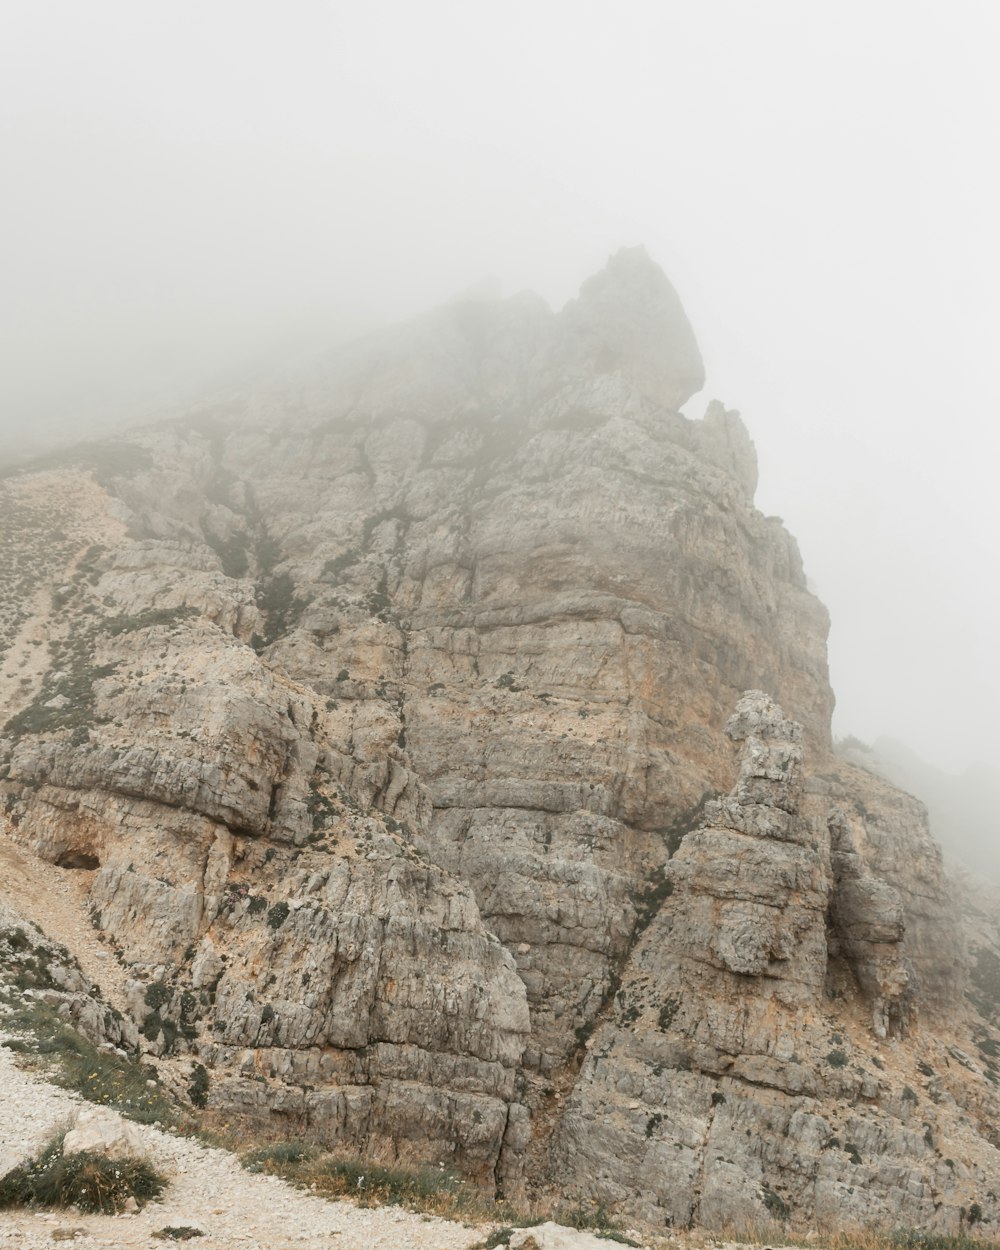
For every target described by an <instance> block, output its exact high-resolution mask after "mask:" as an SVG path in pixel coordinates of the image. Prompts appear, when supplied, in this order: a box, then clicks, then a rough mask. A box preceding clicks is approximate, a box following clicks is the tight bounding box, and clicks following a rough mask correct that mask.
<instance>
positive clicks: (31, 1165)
mask: <svg viewBox="0 0 1000 1250" xmlns="http://www.w3.org/2000/svg"><path fill="white" fill-rule="evenodd" d="M166 1183H167V1182H166V1180H165V1178H164V1177H163V1176H161V1175H160V1174H159V1172H157V1171H156V1170H155V1168H153V1166H152V1165H151V1164H150V1163H148V1162H147V1161H146V1160H145V1159H139V1158H132V1157H125V1158H121V1159H109V1158H108V1157H107V1155H102V1154H95V1153H93V1152H91V1151H89V1150H81V1151H80V1152H79V1153H77V1154H72V1155H64V1154H63V1153H62V1137H58V1138H56V1139H55V1140H54V1141H52V1142H50V1143H49V1144H48V1146H46V1148H45V1149H44V1150H43V1151H42V1153H41V1154H40V1155H39V1156H38V1157H37V1158H35V1159H29V1160H26V1161H25V1162H24V1163H21V1164H19V1165H18V1166H17V1167H16V1168H14V1169H13V1171H11V1172H8V1173H7V1175H6V1176H4V1177H2V1178H0V1208H8V1207H75V1208H76V1209H77V1210H78V1211H87V1212H94V1213H97V1214H100V1215H114V1214H116V1213H118V1212H120V1211H123V1210H124V1209H125V1204H126V1202H128V1200H129V1199H130V1198H134V1199H135V1201H136V1202H138V1203H139V1205H140V1206H141V1205H142V1204H143V1203H146V1202H148V1201H149V1200H150V1199H151V1198H158V1197H159V1195H160V1194H161V1193H162V1192H163V1190H164V1187H165V1186H166Z"/></svg>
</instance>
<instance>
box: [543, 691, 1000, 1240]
mask: <svg viewBox="0 0 1000 1250" xmlns="http://www.w3.org/2000/svg"><path fill="white" fill-rule="evenodd" d="M728 731H729V734H730V736H731V737H732V738H733V739H734V740H735V741H736V742H739V743H742V750H741V755H740V760H739V765H738V771H737V776H736V783H735V785H734V788H733V790H732V791H731V793H730V794H729V795H728V796H726V797H725V798H723V799H720V800H718V801H714V802H712V803H709V804H708V805H707V807H706V810H705V815H704V817H703V820H702V824H701V826H700V828H698V829H697V830H696V831H694V832H692V833H690V834H689V835H688V836H687V837H686V838H685V839H684V841H683V842H682V843H681V846H680V848H679V849H678V851H677V854H676V855H675V856H674V858H673V859H672V860H671V861H670V863H669V865H668V867H667V884H668V886H669V887H670V889H669V892H668V894H667V898H666V900H665V902H664V904H663V907H662V908H661V909H660V911H659V912H658V914H657V915H656V917H655V918H654V920H653V921H652V923H651V924H650V926H649V929H648V930H647V931H646V933H645V934H644V935H643V937H642V939H641V941H640V942H639V944H638V946H637V947H636V950H635V952H634V954H633V956H632V958H631V960H630V961H629V964H628V966H627V970H626V975H625V977H624V978H623V982H622V986H621V989H620V990H619V992H618V994H617V995H616V998H615V1001H614V1004H613V1009H612V1011H611V1012H610V1014H609V1018H608V1020H607V1021H606V1022H605V1023H604V1024H603V1025H602V1026H601V1028H600V1029H599V1030H598V1031H597V1032H596V1033H595V1035H594V1036H593V1038H592V1039H591V1040H590V1042H589V1046H588V1049H589V1053H588V1056H587V1058H586V1060H585V1062H584V1064H583V1067H582V1069H581V1072H580V1075H579V1079H578V1080H577V1082H576V1085H575V1087H574V1090H573V1093H572V1096H571V1097H570V1099H569V1102H568V1105H567V1107H566V1109H565V1112H564V1113H563V1115H562V1117H561V1120H560V1122H559V1124H558V1126H557V1128H556V1133H555V1139H554V1146H553V1160H554V1166H555V1168H556V1173H557V1175H558V1176H559V1177H560V1179H561V1180H562V1181H563V1183H564V1184H566V1185H567V1187H569V1188H570V1189H575V1190H576V1191H577V1192H578V1193H579V1194H580V1196H582V1197H586V1198H592V1199H597V1200H601V1201H604V1202H614V1203H617V1204H620V1205H622V1206H623V1207H624V1209H625V1210H626V1211H628V1212H629V1213H630V1214H632V1215H633V1216H635V1217H636V1218H639V1219H643V1220H645V1221H648V1222H650V1223H653V1224H664V1223H666V1224H668V1225H680V1226H687V1225H689V1224H691V1223H700V1224H703V1225H706V1226H708V1227H717V1228H723V1227H726V1226H730V1225H736V1226H739V1225H741V1224H750V1223H752V1222H754V1221H755V1220H767V1219H768V1218H769V1217H771V1216H775V1215H778V1216H784V1215H787V1214H788V1213H790V1212H793V1211H794V1212H795V1213H796V1214H797V1215H798V1216H799V1218H800V1219H806V1220H810V1221H815V1222H821V1221H822V1222H828V1221H830V1220H831V1219H836V1220H839V1221H840V1222H847V1223H866V1222H874V1223H884V1224H899V1223H905V1222H906V1221H907V1220H910V1221H915V1222H917V1223H919V1224H921V1225H928V1226H934V1227H939V1228H942V1229H947V1230H950V1231H955V1230H957V1229H958V1228H959V1227H960V1226H961V1223H962V1220H963V1219H964V1217H965V1213H966V1211H967V1209H968V1208H969V1206H970V1204H971V1202H972V1201H973V1199H974V1196H975V1195H977V1194H978V1195H982V1193H984V1192H988V1191H989V1189H990V1186H991V1185H993V1184H994V1183H995V1179H994V1178H995V1176H996V1170H995V1169H996V1167H997V1164H998V1163H1000V1156H997V1155H995V1154H994V1152H993V1148H992V1146H990V1145H988V1144H987V1143H985V1142H980V1143H979V1144H978V1145H977V1146H976V1148H975V1150H974V1152H973V1155H972V1159H971V1160H969V1159H967V1160H966V1162H965V1166H964V1167H962V1168H961V1169H958V1170H956V1166H955V1160H954V1158H952V1159H950V1160H949V1162H948V1163H946V1164H942V1157H943V1151H944V1146H945V1143H948V1144H949V1146H950V1147H953V1146H957V1144H958V1143H962V1145H964V1146H965V1148H966V1149H968V1146H969V1144H970V1143H969V1131H968V1129H969V1125H968V1122H967V1120H966V1118H965V1116H963V1115H962V1114H961V1112H960V1110H959V1107H958V1105H956V1101H957V1100H955V1099H954V1091H955V1086H954V1085H952V1087H951V1091H950V1092H951V1095H952V1096H951V1097H945V1096H943V1095H942V1092H941V1089H940V1087H939V1088H938V1089H937V1090H936V1091H935V1093H934V1094H932V1095H931V1097H932V1099H933V1102H934V1104H935V1105H934V1109H933V1110H932V1111H929V1112H924V1115H925V1116H929V1118H928V1119H925V1120H924V1121H922V1127H923V1130H924V1135H923V1138H921V1137H920V1136H919V1134H918V1133H915V1132H914V1128H913V1123H912V1122H913V1120H914V1111H915V1105H916V1102H917V1095H916V1094H915V1093H914V1092H913V1090H912V1088H911V1087H910V1086H908V1085H906V1084H905V1079H906V1077H908V1076H910V1074H911V1073H912V1071H913V1066H912V1065H913V1063H914V1060H913V1057H912V1053H911V1052H909V1046H908V1045H907V1046H905V1047H904V1045H903V1039H905V1038H906V1035H907V1031H908V1029H909V1028H910V1026H911V1025H912V1024H913V1017H914V1014H915V1010H916V1008H915V1003H916V1001H917V1000H919V1001H920V1002H921V1003H924V1002H926V1003H927V1007H928V1010H929V1011H930V1012H933V1011H934V1010H935V1009H940V1008H941V1007H943V1006H944V1002H943V1001H942V1000H941V999H935V996H934V991H936V990H939V988H940V986H939V981H940V978H939V977H934V978H932V981H931V986H930V987H929V988H930V989H931V990H932V993H931V994H930V995H929V996H928V999H925V998H924V997H923V996H922V995H920V994H918V992H917V990H916V988H915V987H914V985H913V981H914V979H915V976H916V973H915V969H914V967H913V965H912V964H911V960H910V959H909V958H908V945H909V936H910V925H909V921H910V920H911V918H912V920H913V922H914V924H913V932H914V934H915V936H916V949H915V950H914V957H913V963H919V962H920V959H921V956H922V955H923V954H924V952H923V951H922V950H921V943H920V936H919V935H920V928H921V919H922V912H924V911H925V910H926V904H925V906H924V907H923V908H921V909H919V910H917V911H916V912H915V913H913V914H912V916H911V914H908V913H907V911H906V909H905V907H904V903H903V898H902V896H901V893H900V892H899V891H898V890H897V889H895V888H894V887H893V886H892V885H890V884H889V882H888V881H887V880H885V879H884V878H883V877H881V876H879V875H877V873H876V871H875V870H873V868H872V867H871V866H870V865H869V864H868V863H866V862H865V858H864V857H863V855H862V854H861V853H860V851H859V850H858V848H857V846H856V845H855V844H854V843H852V841H851V831H850V828H849V824H848V820H847V817H846V816H845V815H844V813H843V811H842V810H840V809H837V808H833V809H829V808H827V807H826V803H827V795H826V794H824V793H823V790H824V789H829V788H830V785H831V782H830V780H829V779H828V780H827V781H826V783H825V786H815V785H814V786H813V787H811V790H812V793H810V794H808V795H804V794H803V792H802V791H803V787H802V779H801V767H802V755H803V753H802V749H801V747H800V745H799V743H800V739H801V737H802V733H801V726H800V725H798V724H796V723H795V722H793V721H789V720H787V719H786V718H785V716H784V714H783V713H782V711H781V709H780V708H779V707H778V706H777V705H776V704H775V703H774V701H773V700H772V699H770V698H769V697H768V696H767V695H765V694H763V693H762V692H760V691H754V692H751V693H749V694H747V695H745V696H744V698H743V699H742V700H741V701H740V703H739V704H738V706H737V709H736V712H735V714H734V716H733V717H732V719H731V720H730V722H729V725H728ZM873 806H874V804H873ZM884 819H885V818H884V813H883V812H882V811H878V809H876V811H875V812H874V813H872V812H869V813H868V816H867V824H866V826H865V828H871V829H872V831H873V832H874V831H876V830H878V829H879V827H880V826H884ZM831 834H832V838H831ZM914 842H915V843H916V844H917V845H919V838H918V837H917V836H915V837H914ZM878 867H879V868H881V867H883V865H882V864H879V865H878ZM894 868H895V873H894V875H895V877H896V879H900V878H902V877H903V876H908V875H909V874H908V872H906V871H905V870H904V868H903V865H902V864H899V863H897V864H896V865H895V866H894ZM925 880H926V877H925ZM929 884H930V885H931V888H932V891H933V895H934V896H935V903H936V906H937V908H938V911H939V912H941V911H943V910H944V909H945V908H946V907H947V905H948V903H949V902H950V895H949V891H948V889H947V887H946V885H945V882H944V881H943V879H942V877H941V874H940V864H939V863H938V873H937V875H936V877H935V879H934V880H933V882H931V883H929ZM907 901H909V899H908V900H907ZM938 920H939V924H938V927H937V932H938V933H939V934H940V935H941V936H942V937H945V936H946V935H948V934H949V925H948V924H946V923H943V920H942V917H941V916H940V915H939V916H938ZM956 949H958V944H957V942H956V945H955V946H954V947H952V949H951V950H950V951H949V953H948V954H945V953H944V952H939V954H938V957H937V962H938V964H939V965H943V964H944V963H945V962H946V961H947V960H948V959H949V958H951V959H953V958H954V953H955V950H956ZM840 961H846V963H847V965H848V967H849V969H850V973H851V974H853V975H852V977H851V979H850V980H849V981H847V980H846V979H845V978H844V976H843V970H842V968H841V967H840ZM952 966H953V965H952ZM848 985H849V987H850V988H849V989H848V988H846V987H847V986H848ZM958 990H959V987H958V986H955V987H954V988H953V989H952V991H951V993H950V994H949V995H948V996H947V998H948V1001H949V1002H950V1003H951V1004H952V1006H953V1007H954V1006H957V996H958ZM848 993H850V994H851V995H852V996H855V997H861V998H863V999H867V1002H868V1007H869V1011H870V1013H871V1014H870V1016H869V1017H868V1019H867V1020H865V1021H864V1023H863V1024H862V1023H860V1022H859V1020H858V1017H857V1014H856V1013H855V1014H854V1015H853V1016H851V1015H847V1018H846V1020H845V1018H844V1017H845V1013H844V1012H843V1011H842V1010H838V1008H837V1007H836V1006H834V1004H835V1003H836V1001H837V998H838V997H840V996H841V995H846V994H848ZM869 1021H870V1024H869ZM866 1026H867V1027H866ZM887 1037H895V1038H898V1039H900V1041H894V1042H893V1043H892V1051H891V1052H890V1053H891V1057H892V1061H891V1062H889V1061H887V1058H884V1057H883V1056H884V1054H885V1052H884V1051H883V1050H882V1049H881V1047H880V1046H879V1042H880V1041H882V1040H884V1039H886V1038H887ZM926 1048H927V1041H926V1040H925V1041H924V1042H923V1043H922V1045H921V1047H920V1048H918V1050H917V1054H923V1055H927V1049H926ZM941 1049H942V1050H943V1049H944V1048H941ZM951 1054H952V1058H954V1052H951ZM904 1056H906V1058H905V1059H904ZM965 1059H966V1061H967V1063H962V1061H961V1060H959V1063H960V1065H961V1066H962V1068H963V1069H964V1071H965V1072H969V1071H972V1072H973V1075H974V1076H976V1075H978V1076H979V1077H980V1078H981V1076H982V1073H981V1072H978V1073H977V1072H975V1071H974V1069H975V1065H974V1064H973V1063H972V1061H971V1060H969V1059H968V1056H965ZM907 1060H908V1062H907ZM944 1062H945V1064H946V1065H949V1064H950V1061H949V1059H948V1058H947V1057H946V1058H945V1060H944ZM921 1065H922V1066H921ZM967 1065H972V1066H971V1067H969V1066H967ZM916 1070H917V1071H919V1072H923V1073H924V1074H925V1075H934V1072H933V1069H932V1068H931V1067H930V1065H929V1063H928V1062H927V1059H926V1058H920V1059H917V1060H916ZM955 1075H957V1076H958V1077H959V1079H958V1082H957V1084H958V1086H962V1085H963V1084H964V1083H966V1081H967V1078H966V1077H965V1076H964V1075H963V1074H955ZM953 1079H954V1078H953ZM971 1084H973V1085H974V1086H979V1089H978V1091H977V1092H978V1094H979V1095H981V1094H982V1093H983V1090H982V1081H981V1079H980V1080H979V1081H973V1082H971ZM968 1092H969V1091H967V1090H966V1091H963V1093H964V1094H965V1097H966V1098H967V1097H968ZM955 1153H956V1154H957V1155H960V1154H961V1150H958V1149H956V1151H955ZM581 1178H586V1179H585V1180H583V1181H582V1183H581Z"/></svg>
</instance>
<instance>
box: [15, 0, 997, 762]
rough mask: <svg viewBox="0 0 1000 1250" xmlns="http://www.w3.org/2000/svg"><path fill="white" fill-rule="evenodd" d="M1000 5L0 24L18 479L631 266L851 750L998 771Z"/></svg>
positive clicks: (74, 6)
mask: <svg viewBox="0 0 1000 1250" xmlns="http://www.w3.org/2000/svg"><path fill="white" fill-rule="evenodd" d="M998 36H1000V9H998V8H997V7H996V6H994V5H992V4H990V3H989V0H982V2H973V0H957V2H955V3H952V4H950V5H948V6H942V5H939V4H930V3H923V2H920V0H905V2H904V0H865V2H864V3H860V2H857V0H838V2H837V3H836V4H834V3H832V0H831V2H825V3H824V2H822V0H815V2H814V3H809V4H805V3H802V0H756V2H755V3H753V4H748V3H746V2H745V0H698V2H695V0H689V2H688V3H685V4H680V3H675V2H673V0H656V2H649V3H643V2H638V0H636V2H632V3H625V4H612V3H611V2H610V0H590V2H588V0H573V2H572V3H570V2H569V0H547V2H546V0H542V2H541V3H539V0H533V2H532V3H526V2H523V0H513V2H511V0H508V3H506V4H504V5H491V6H487V5H485V4H470V3H469V2H468V0H464V2H461V0H455V2H445V0H423V2H422V3H420V4H413V3H409V2H406V0H389V2H387V0H368V3H366V4H358V5H350V6H349V5H346V4H343V3H333V2H329V3H320V2H319V0H289V3H287V4H283V5H276V4H273V3H259V2H254V0H213V2H212V3H211V4H207V5H206V4H202V3H197V4H196V3H185V2H178V0H172V2H171V3H170V4H167V3H165V2H162V3H147V4H139V5H137V4H135V3H131V2H129V0H124V2H121V3H118V2H109V0H90V3H88V4H85V5H84V4H80V3H77V2H76V0H63V2H59V0H5V3H4V5H3V6H2V8H0V104H2V107H0V159H2V168H3V171H4V193H3V199H2V205H3V207H2V213H3V226H4V228H3V231H2V243H0V249H2V251H0V265H2V275H3V277H2V283H0V301H2V313H0V316H2V332H3V342H4V369H3V376H2V378H0V442H4V441H5V443H6V445H7V446H10V445H11V443H12V441H13V440H15V439H16V440H19V441H20V442H22V443H24V442H26V441H27V442H33V443H36V444H37V443H38V442H39V441H44V439H45V438H46V437H49V436H54V435H55V434H56V433H58V436H59V437H65V436H67V434H68V433H69V432H72V433H80V434H86V433H89V432H90V431H91V430H94V429H103V428H107V427H109V426H111V425H114V424H115V423H120V422H123V421H129V420H132V421H134V420H139V419H146V418H147V417H148V416H150V415H160V414H162V413H165V412H169V411H171V410H172V409H173V408H175V407H177V406H179V405H182V404H184V403H187V402H189V401H190V400H191V399H192V398H193V397H194V396H195V395H197V394H199V393H201V392H202V391H204V390H206V389H211V388H214V387H220V386H227V385H231V384H233V383H234V382H235V381H239V380H242V379H251V378H252V377H254V376H258V375H262V374H266V373H267V372H268V370H270V369H272V368H274V367H275V366H276V365H277V364H278V363H279V362H280V361H282V360H284V359H285V358H286V357H288V356H290V355H294V354H296V353H301V352H304V351H308V350H311V349H313V348H318V347H320V346H325V345H327V344H328V343H330V342H336V341H340V340H342V339H344V338H346V337H349V336H350V335H352V334H354V333H357V332H360V331H361V330H366V329H368V328H370V327H372V326H375V325H378V324H381V323H384V322H388V321H392V320H394V319H397V318H400V317H405V316H408V315H411V314H413V313H416V312H418V311H421V310H422V309H423V308H425V307H427V306H430V305H433V304H434V303H436V302H439V301H440V300H442V299H444V298H446V297H448V296H449V295H450V294H451V293H453V292H454V291H456V290H459V289H461V288H464V287H466V286H468V285H469V284H470V283H471V282H473V281H475V280H476V279H478V278H480V277H481V276H483V275H496V276H498V277H499V278H500V279H501V281H502V283H503V285H504V288H505V289H506V290H507V291H509V292H515V291H517V290H519V289H521V288H523V287H531V288H533V289H535V290H537V291H539V292H540V293H541V294H542V295H544V296H545V297H546V298H547V299H549V300H550V302H552V303H553V304H554V305H559V304H561V303H562V302H564V301H565V300H566V299H567V298H569V297H570V296H571V295H572V294H574V293H575V290H576V288H577V287H578V285H579V283H580V281H581V280H582V279H583V278H584V277H586V276H587V275H588V274H589V273H591V272H593V271H594V270H596V269H597V268H599V267H600V266H601V265H603V263H604V262H605V260H606V258H607V255H608V254H609V253H610V252H612V251H614V250H615V249H617V248H618V247H619V246H621V245H624V244H632V243H636V242H643V243H645V245H646V247H647V248H648V250H649V251H650V253H651V254H652V255H653V257H654V258H655V259H656V260H657V261H658V262H659V263H660V264H661V265H662V266H663V267H664V269H665V270H666V271H667V273H668V275H669V276H670V277H671V279H672V281H673V282H674V284H675V285H676V286H677V288H678V291H679V292H680V295H681V298H682V299H683V301H684V303H685V306H686V308H687V310H688V314H689V316H690V318H691V320H692V323H693V325H694V327H695V330H696V333H697V335H698V338H699V341H700V343H701V347H702V351H703V354H704V356H705V361H706V366H707V370H708V385H707V387H706V389H705V391H704V392H703V393H702V394H701V395H699V396H697V397H696V398H695V400H693V401H692V402H691V404H690V405H689V406H688V408H687V411H688V413H689V415H692V416H698V415H700V413H701V412H702V411H703V409H704V405H705V404H706V403H707V401H708V400H709V399H710V398H712V397H718V398H720V399H722V400H723V401H724V402H725V403H726V404H727V405H728V406H730V407H736V408H739V409H740V410H741V412H742V413H743V415H744V417H745V419H746V421H747V424H748V426H749V428H750V430H751V433H752V435H753V437H754V439H755V442H756V444H757V448H758V453H759V457H760V464H761V485H760V490H759V494H758V504H759V506H760V507H761V508H762V509H763V510H764V511H765V512H769V513H777V514H779V515H781V516H782V517H784V519H785V521H786V523H787V525H788V527H789V528H790V529H791V531H792V532H793V533H794V534H795V535H796V537H797V538H798V540H799V542H800V545H801V548H802V551H803V554H804V557H805V563H806V568H807V572H808V574H809V577H810V580H811V584H812V585H813V587H814V588H815V590H816V592H817V593H818V594H819V595H820V596H821V598H822V599H823V600H824V602H825V603H826V604H827V606H828V607H829V608H830V611H831V613H832V617H833V629H832V633H831V639H830V658H831V668H832V679H833V684H834V688H835V690H836V692H837V696H838V710H837V715H836V722H835V729H836V730H837V732H839V733H841V734H847V733H850V734H854V735H857V736H858V737H860V738H862V739H866V740H872V739H875V738H877V737H879V736H880V735H889V736H891V737H893V738H895V739H899V740H901V741H902V742H905V743H906V744H908V746H910V747H911V748H912V749H913V750H915V751H916V752H918V753H919V754H920V755H921V756H923V757H924V758H926V759H928V760H931V761H933V762H934V764H936V765H937V766H938V767H940V768H943V769H945V770H950V771H959V770H961V769H964V768H965V767H966V766H967V765H969V764H971V763H972V762H973V761H975V760H977V759H983V760H986V761H987V762H988V763H991V764H992V763H994V762H995V761H997V760H998V759H1000V743H998V735H997V729H996V724H997V722H996V717H995V710H994V709H995V707H996V704H997V695H998V687H1000V680H998V669H1000V663H998V659H997V647H996V632H997V619H998V612H997V609H998V602H997V600H998V594H997V577H996V570H995V553H994V544H995V538H996V536H997V530H998V526H997V503H996V498H997V492H996V489H995V485H994V475H995V471H996V468H995V466H996V463H997V452H998V446H997V444H998V436H997V414H998V408H1000V404H998V398H1000V380H998V374H997V370H996V368H995V367H994V365H993V361H992V359H991V357H992V355H993V351H994V347H995V341H996V335H997V329H998V326H1000V316H998V313H1000V308H998V303H1000V294H998V292H1000V244H998V241H997V228H996V223H997V221H998V220H1000V194H998V175H997V162H996V142H997V134H998V132H1000V88H998V85H997V75H996V71H995V64H994V61H995V56H996V50H997V47H998Z"/></svg>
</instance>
